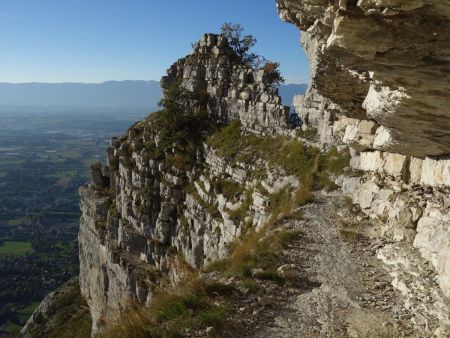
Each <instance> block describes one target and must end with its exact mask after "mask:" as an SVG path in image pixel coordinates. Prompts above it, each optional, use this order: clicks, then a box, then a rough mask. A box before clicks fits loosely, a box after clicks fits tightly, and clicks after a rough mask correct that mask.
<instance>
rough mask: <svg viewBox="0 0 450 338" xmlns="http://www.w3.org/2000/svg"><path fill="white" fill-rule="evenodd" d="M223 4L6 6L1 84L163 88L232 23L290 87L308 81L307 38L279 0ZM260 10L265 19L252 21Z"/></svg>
mask: <svg viewBox="0 0 450 338" xmlns="http://www.w3.org/2000/svg"><path fill="white" fill-rule="evenodd" d="M219 5H222V2H218V1H211V0H198V1H196V3H195V6H193V5H192V4H191V3H190V2H186V1H184V0H173V1H170V2H156V1H145V0H136V1H133V3H132V4H130V3H128V2H119V1H108V0H98V1H86V0H84V1H74V0H67V1H63V2H62V1H57V0H41V1H38V2H36V1H31V0H20V1H17V0H4V1H2V3H1V5H0V14H1V15H0V40H1V41H2V43H3V45H2V52H1V53H0V73H1V74H2V76H1V80H2V82H7V83H35V82H37V83H66V82H69V83H102V82H105V81H110V80H111V79H113V80H116V81H122V80H129V79H131V80H142V81H146V79H156V80H154V81H158V80H159V78H160V77H161V76H163V75H165V72H166V69H167V68H168V67H170V65H171V64H172V63H173V62H175V61H176V60H177V59H179V58H180V57H183V56H185V55H186V54H189V53H191V51H192V48H191V43H193V42H196V41H198V40H199V39H200V38H201V37H202V35H203V34H204V33H207V32H212V33H218V32H219V31H220V27H221V25H222V23H224V22H232V23H240V24H241V25H242V26H243V27H244V28H245V33H246V34H253V35H254V36H255V37H256V38H257V39H258V43H257V45H256V46H255V49H254V51H255V52H256V53H258V54H261V55H263V56H265V57H267V58H268V59H271V60H274V61H278V62H280V63H281V67H280V69H281V72H282V74H283V76H284V77H285V78H286V80H287V82H288V83H307V82H308V80H309V77H310V75H309V65H308V61H307V58H306V55H305V53H304V51H303V49H302V48H301V46H300V43H299V41H298V40H299V31H298V30H297V29H296V28H295V27H294V26H293V25H290V24H286V23H283V22H282V21H281V20H280V19H279V18H278V16H277V13H276V9H275V3H274V2H273V1H272V0H264V1H261V0H247V1H245V2H242V1H239V0H230V1H229V2H228V3H227V6H220V7H219ZM219 8H220V9H219ZM236 8H239V10H236ZM256 9H257V11H258V15H257V16H255V15H248V13H251V12H252V11H255V10H256ZM168 18H170V21H168V20H167V19H168ZM80 23H82V25H81V26H80ZM261 23H263V24H261ZM80 27H81V29H80Z"/></svg>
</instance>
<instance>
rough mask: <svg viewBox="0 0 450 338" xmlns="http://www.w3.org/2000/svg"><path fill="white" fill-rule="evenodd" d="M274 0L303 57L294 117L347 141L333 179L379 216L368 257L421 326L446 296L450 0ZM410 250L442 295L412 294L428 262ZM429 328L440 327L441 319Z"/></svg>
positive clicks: (325, 141) (335, 141) (323, 136)
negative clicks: (379, 241) (377, 240)
mask: <svg viewBox="0 0 450 338" xmlns="http://www.w3.org/2000/svg"><path fill="white" fill-rule="evenodd" d="M277 5H278V10H279V14H280V16H281V18H282V19H283V20H285V21H288V22H291V23H293V24H295V25H296V26H297V27H298V28H299V29H300V30H301V31H302V38H301V42H302V44H303V46H304V48H305V50H306V52H307V54H308V56H309V59H310V64H311V78H312V79H311V83H310V86H309V89H308V91H307V93H306V95H304V96H299V97H297V98H296V100H295V102H296V105H297V111H299V112H300V115H301V116H302V118H303V120H304V122H305V124H304V126H303V128H305V129H308V128H315V129H317V131H318V133H319V138H320V143H321V145H322V146H323V147H324V148H327V147H329V146H331V145H337V146H349V147H350V150H351V154H352V160H351V166H352V167H353V169H354V170H355V172H354V173H353V174H352V175H351V176H352V177H341V178H340V179H339V180H338V181H337V183H338V184H339V185H341V186H342V190H343V191H344V192H345V193H347V194H349V195H350V196H351V197H352V199H353V201H354V202H355V203H357V204H358V205H359V206H360V207H361V209H362V211H363V212H364V213H365V214H367V215H368V216H369V217H370V218H372V219H376V220H378V221H380V222H381V223H382V224H383V228H382V229H383V231H382V232H380V233H379V234H378V236H382V237H387V238H389V239H390V240H393V244H392V245H390V246H387V247H385V248H384V249H382V250H380V251H379V253H378V257H379V258H380V259H382V260H383V261H385V263H386V264H387V267H388V270H390V272H391V274H392V276H393V277H395V279H394V281H393V285H394V286H395V287H397V288H398V289H399V290H401V292H402V293H403V294H404V296H405V297H406V298H407V299H408V300H407V306H408V308H412V309H413V312H414V311H416V314H415V315H413V318H414V320H415V321H416V322H417V323H419V324H420V325H424V327H427V329H428V330H431V327H432V326H431V327H430V326H427V325H429V323H428V324H426V320H425V319H424V318H426V316H427V315H426V314H425V313H430V312H433V311H434V310H433V307H434V309H436V308H440V309H442V308H444V307H446V306H447V305H446V304H447V303H448V300H446V297H448V296H450V265H449V263H448V262H449V255H450V249H449V248H450V247H449V243H450V232H449V229H448V227H449V225H450V199H449V192H450V159H449V155H450V95H449V94H448V91H449V84H450V75H449V70H450V43H449V39H448V36H449V35H450V3H449V2H448V1H439V0H438V1H432V0H417V1H415V0H411V1H397V0H377V1H375V0H359V1H356V0H355V1H351V0H348V1H347V0H340V1H337V0H336V1H328V0H304V1H300V0H277ZM355 173H358V174H356V175H355ZM416 252H420V254H421V256H422V257H421V258H420V259H425V261H428V262H430V263H431V264H432V266H433V270H435V271H436V273H437V275H438V277H437V282H438V283H439V285H440V288H441V289H440V290H436V293H440V294H441V295H440V296H439V297H440V299H441V300H440V302H437V303H435V304H434V305H433V306H431V305H427V304H426V303H427V302H426V301H425V300H423V299H421V297H422V296H421V295H420V291H419V290H420V288H422V290H427V292H428V291H429V290H434V287H433V286H432V284H430V283H428V282H423V281H422V279H426V278H428V277H427V274H429V273H430V272H425V270H426V269H424V271H423V272H422V273H423V274H421V273H419V272H418V270H417V269H419V270H420V269H423V268H422V267H420V263H418V262H419V261H420V259H419V258H418V257H419V256H420V255H419V256H415V253H416ZM413 262H414V263H413ZM413 266H415V267H414V268H413ZM419 267H420V268H419ZM430 292H431V291H430ZM433 292H434V291H433ZM442 293H443V294H445V296H443V295H442ZM417 297H419V299H418V298H417ZM437 304H440V305H437ZM439 311H440V310H439ZM439 311H437V312H439ZM442 313H445V311H442ZM421 316H423V317H422V319H420V317H421ZM443 317H444V319H442V318H441V319H440V320H442V321H441V324H442V325H443V327H445V326H446V325H448V321H447V320H446V319H445V315H444V316H443ZM424 323H425V324H424ZM434 328H436V327H434ZM430 332H431V331H430ZM436 335H437V336H445V334H444V333H443V331H440V329H437V331H436Z"/></svg>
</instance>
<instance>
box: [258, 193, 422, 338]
mask: <svg viewBox="0 0 450 338" xmlns="http://www.w3.org/2000/svg"><path fill="white" fill-rule="evenodd" d="M342 203H344V202H343V198H341V197H339V196H335V197H326V196H323V195H321V194H317V196H316V202H314V203H312V204H309V205H306V206H304V207H302V209H301V211H302V213H303V215H304V217H303V220H301V221H289V224H287V225H286V226H288V227H290V228H292V229H295V230H298V231H300V232H301V233H302V236H301V237H300V238H299V239H298V240H297V241H295V242H294V243H292V244H291V245H290V246H289V248H288V249H287V250H286V251H285V254H284V257H283V262H284V263H285V264H291V266H292V267H295V270H296V273H297V275H298V278H297V283H294V285H292V284H291V285H289V284H288V285H285V286H284V288H283V291H282V294H280V295H274V297H275V298H279V299H278V301H274V304H276V305H274V306H273V307H272V309H271V310H269V311H267V313H266V314H265V316H264V319H263V320H258V321H257V323H256V324H255V327H254V329H253V330H252V331H253V332H252V333H251V334H249V336H251V337H255V338H256V337H374V338H375V337H389V338H390V337H424V336H427V334H425V333H423V334H421V333H418V332H417V330H416V329H414V328H413V326H412V322H411V316H410V315H409V314H408V313H409V312H408V311H407V310H406V309H405V308H404V300H403V299H402V298H401V295H400V293H399V292H398V291H395V290H394V289H393V287H392V285H391V281H392V278H391V277H390V276H389V275H388V272H387V271H386V269H385V268H384V267H383V266H382V263H381V261H380V260H378V259H377V258H376V256H375V254H376V251H377V249H379V248H380V247H383V246H384V245H385V244H386V243H385V242H384V241H383V240H380V239H369V237H365V236H364V235H363V234H361V233H359V232H358V231H359V230H361V229H365V231H367V230H369V231H370V227H373V226H374V225H373V224H371V223H370V222H369V221H366V220H361V219H359V220H358V222H352V220H354V218H355V217H356V215H355V214H351V213H350V212H349V213H347V215H343V214H342V213H343V211H342V210H345V209H348V208H349V207H348V206H347V207H346V208H343V207H342ZM338 213H339V215H338ZM352 224H358V229H356V228H355V227H352V226H351V225H352Z"/></svg>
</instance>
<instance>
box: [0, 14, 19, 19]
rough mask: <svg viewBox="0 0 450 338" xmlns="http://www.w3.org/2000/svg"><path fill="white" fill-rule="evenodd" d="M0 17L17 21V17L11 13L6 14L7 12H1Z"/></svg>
mask: <svg viewBox="0 0 450 338" xmlns="http://www.w3.org/2000/svg"><path fill="white" fill-rule="evenodd" d="M0 17H3V18H10V19H16V18H17V16H15V15H12V14H9V13H5V12H0Z"/></svg>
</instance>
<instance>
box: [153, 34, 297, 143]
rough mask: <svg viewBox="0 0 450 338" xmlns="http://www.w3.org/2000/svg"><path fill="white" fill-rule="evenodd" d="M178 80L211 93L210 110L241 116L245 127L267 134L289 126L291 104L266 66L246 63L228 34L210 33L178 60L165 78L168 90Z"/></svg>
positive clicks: (218, 114) (193, 89) (220, 117)
mask: <svg viewBox="0 0 450 338" xmlns="http://www.w3.org/2000/svg"><path fill="white" fill-rule="evenodd" d="M176 81H181V85H182V86H183V87H185V88H186V89H188V90H189V91H191V92H196V93H201V92H205V93H207V94H209V95H210V100H209V102H208V110H209V113H210V115H211V116H213V117H214V118H215V119H216V120H218V121H222V122H229V121H230V120H232V119H239V120H240V121H241V123H242V126H243V128H244V130H247V131H250V132H254V133H258V134H267V133H269V134H270V133H273V132H280V131H285V130H286V129H287V128H288V114H289V108H288V107H285V106H283V105H281V97H280V96H279V95H278V90H277V89H275V88H274V87H273V86H271V85H270V84H269V82H268V78H267V74H266V73H265V72H264V70H254V69H252V68H251V67H250V66H246V65H242V63H240V62H239V60H238V58H237V56H236V55H235V53H234V51H233V50H232V49H231V48H230V47H229V46H228V42H227V40H226V38H225V37H223V36H220V35H215V34H206V35H205V36H204V37H203V38H202V39H201V40H200V41H199V42H198V43H197V44H196V45H195V46H194V53H193V54H192V55H190V56H188V57H187V58H185V59H180V60H178V62H176V63H174V64H173V65H172V66H171V67H170V68H169V70H168V71H167V76H165V77H163V78H162V80H161V86H162V88H163V89H164V90H167V89H169V88H170V86H171V85H173V84H174V83H175V82H176Z"/></svg>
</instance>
